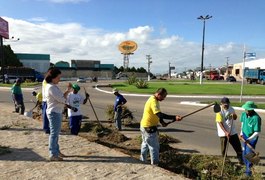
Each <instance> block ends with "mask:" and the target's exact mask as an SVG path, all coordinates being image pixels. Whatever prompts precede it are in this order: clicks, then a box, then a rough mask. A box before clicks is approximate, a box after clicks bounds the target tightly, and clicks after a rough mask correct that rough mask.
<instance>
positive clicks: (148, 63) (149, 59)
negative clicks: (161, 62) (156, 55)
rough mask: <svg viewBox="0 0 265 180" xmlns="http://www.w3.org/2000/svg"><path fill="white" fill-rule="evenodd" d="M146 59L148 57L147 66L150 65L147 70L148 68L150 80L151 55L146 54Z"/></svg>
mask: <svg viewBox="0 0 265 180" xmlns="http://www.w3.org/2000/svg"><path fill="white" fill-rule="evenodd" d="M146 59H147V66H148V68H147V70H148V79H147V80H148V81H150V64H151V63H152V61H151V59H152V57H151V55H146Z"/></svg>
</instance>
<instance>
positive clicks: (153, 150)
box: [147, 132, 160, 165]
mask: <svg viewBox="0 0 265 180" xmlns="http://www.w3.org/2000/svg"><path fill="white" fill-rule="evenodd" d="M147 144H148V147H149V151H150V158H151V164H154V165H158V163H159V148H160V145H159V139H158V132H154V133H149V136H148V138H147Z"/></svg>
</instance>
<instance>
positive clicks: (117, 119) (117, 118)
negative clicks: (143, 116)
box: [114, 108, 122, 130]
mask: <svg viewBox="0 0 265 180" xmlns="http://www.w3.org/2000/svg"><path fill="white" fill-rule="evenodd" d="M121 113H122V109H121V108H118V109H117V111H115V114H114V121H115V125H116V128H117V129H119V130H121Z"/></svg>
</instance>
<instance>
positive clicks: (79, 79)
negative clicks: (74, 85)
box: [76, 77, 86, 83]
mask: <svg viewBox="0 0 265 180" xmlns="http://www.w3.org/2000/svg"><path fill="white" fill-rule="evenodd" d="M76 82H79V83H85V82H86V79H85V78H83V77H80V78H78V79H77V80H76Z"/></svg>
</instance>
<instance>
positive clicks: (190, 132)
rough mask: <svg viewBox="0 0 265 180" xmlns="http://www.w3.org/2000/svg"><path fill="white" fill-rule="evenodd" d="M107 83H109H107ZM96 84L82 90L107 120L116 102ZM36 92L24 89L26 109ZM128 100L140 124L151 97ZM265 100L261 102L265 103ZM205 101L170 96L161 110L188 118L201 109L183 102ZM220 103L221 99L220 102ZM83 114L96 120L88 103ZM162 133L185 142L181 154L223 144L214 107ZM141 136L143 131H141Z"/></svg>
mask: <svg viewBox="0 0 265 180" xmlns="http://www.w3.org/2000/svg"><path fill="white" fill-rule="evenodd" d="M105 83H107V82H105ZM91 85H95V84H92V83H82V84H81V86H82V87H86V89H87V91H88V93H89V94H90V99H91V101H92V104H93V106H94V108H95V110H96V112H97V115H98V117H99V119H100V120H101V121H106V120H107V118H106V114H105V109H106V107H107V105H112V104H113V103H114V99H115V97H114V95H113V94H109V93H103V92H100V91H97V90H96V89H94V88H92V86H91ZM60 86H61V87H62V89H64V88H65V87H66V82H61V83H60ZM104 89H105V90H109V91H110V90H111V89H110V88H104ZM31 92H32V90H23V93H24V99H25V106H26V110H29V109H30V108H32V107H33V106H34V104H33V103H32V102H31V101H30V100H32V99H34V98H33V97H32V96H31ZM0 93H1V94H0V105H1V106H3V105H5V106H13V104H12V101H11V97H10V91H9V90H3V89H1V90H0ZM82 93H84V90H83V88H82V89H81V94H82ZM126 99H127V100H128V103H127V106H128V108H129V109H130V110H132V111H134V113H133V114H134V116H135V119H136V120H137V121H140V120H141V116H142V113H143V108H144V103H145V101H146V100H147V99H148V96H140V97H139V96H138V97H137V96H126ZM262 99H263V102H264V98H261V99H259V102H261V101H262ZM193 100H194V101H200V100H201V101H205V100H206V99H205V98H203V99H202V98H185V97H184V98H180V97H167V98H166V99H165V100H164V101H162V102H161V103H160V106H161V109H162V111H163V112H164V113H168V114H178V115H185V114H188V113H190V112H192V111H194V110H197V109H199V108H200V107H198V106H191V105H183V104H180V102H181V101H193ZM214 100H215V99H214V98H212V97H209V98H208V99H207V101H214ZM218 100H219V99H218ZM82 112H83V114H84V115H85V116H88V117H90V120H95V116H94V114H93V111H92V109H91V107H90V105H89V103H88V104H86V105H84V106H82ZM236 113H237V114H238V115H240V114H241V113H242V111H241V110H236ZM259 114H260V116H261V118H262V119H263V120H264V119H265V114H264V113H259ZM236 128H237V130H238V132H239V130H240V122H239V121H237V122H236ZM160 129H161V132H165V133H167V134H169V135H171V136H173V137H175V138H177V139H179V140H180V141H181V142H180V143H178V144H177V145H176V147H177V148H178V149H179V151H180V152H189V153H193V152H194V153H196V152H198V153H202V154H212V155H220V144H219V138H218V137H217V131H216V124H215V114H214V113H213V110H212V108H208V109H205V110H203V111H201V112H198V113H196V114H194V115H191V116H189V117H187V118H184V119H183V120H182V121H181V122H175V123H173V124H170V125H169V126H168V127H165V128H160ZM138 131H139V130H138V129H128V128H127V129H126V128H125V129H124V131H123V132H124V133H125V134H128V135H130V134H134V135H135V134H136V135H137V134H138ZM139 135H140V132H139ZM264 140H265V129H264V126H262V132H261V135H260V139H259V142H258V145H257V151H258V152H260V155H261V157H265V150H264V149H265V143H264ZM228 154H229V155H235V153H234V151H233V150H232V149H231V146H230V147H229V152H228Z"/></svg>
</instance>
